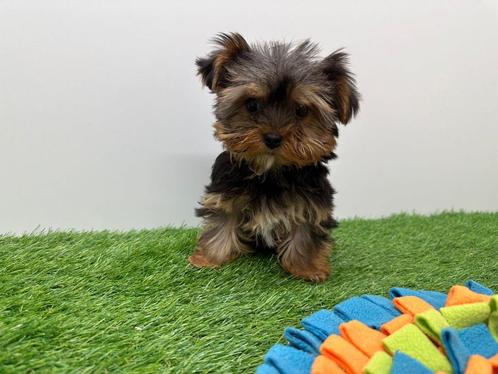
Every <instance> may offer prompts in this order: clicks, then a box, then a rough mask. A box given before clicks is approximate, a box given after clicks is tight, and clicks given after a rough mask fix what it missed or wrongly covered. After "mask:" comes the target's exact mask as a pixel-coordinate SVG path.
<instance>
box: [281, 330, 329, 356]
mask: <svg viewBox="0 0 498 374" xmlns="http://www.w3.org/2000/svg"><path fill="white" fill-rule="evenodd" d="M284 337H285V338H286V339H287V341H288V342H289V344H290V345H291V346H293V347H295V348H297V349H300V350H301V351H304V352H307V353H309V354H312V355H315V356H316V355H319V354H320V346H321V345H322V342H323V340H320V339H318V338H317V337H316V336H315V335H314V334H312V333H311V332H309V331H306V330H301V329H296V328H295V327H287V328H286V329H285V331H284Z"/></svg>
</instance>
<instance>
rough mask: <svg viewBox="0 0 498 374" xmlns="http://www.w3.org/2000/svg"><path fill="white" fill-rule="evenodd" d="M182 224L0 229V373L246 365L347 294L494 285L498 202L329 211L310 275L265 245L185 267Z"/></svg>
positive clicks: (186, 234)
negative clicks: (327, 269)
mask: <svg viewBox="0 0 498 374" xmlns="http://www.w3.org/2000/svg"><path fill="white" fill-rule="evenodd" d="M196 234H197V230H196V229H171V228H166V229H157V230H145V231H132V232H126V233H115V232H88V233H75V232H68V233H64V232H54V233H48V234H45V235H26V236H21V237H9V236H3V237H0V372H2V373H3V372H7V373H8V372H16V373H17V372H27V371H41V372H78V373H79V372H92V373H93V372H114V371H118V372H125V371H126V372H128V371H132V372H167V373H169V372H171V373H207V372H216V373H245V372H252V371H253V370H254V368H255V367H256V366H257V365H258V364H259V363H260V362H261V360H262V357H263V355H264V354H265V352H266V351H267V350H268V349H269V348H270V346H271V345H272V344H274V343H276V342H278V341H283V339H282V332H283V329H284V327H286V326H296V325H298V324H299V321H300V319H302V318H303V317H305V316H307V315H309V314H311V313H312V312H314V311H316V310H318V309H321V308H327V307H332V306H333V305H335V304H337V303H338V302H340V301H342V300H344V299H346V298H349V297H352V296H354V295H358V294H362V293H373V294H381V295H386V294H387V291H388V289H389V288H390V287H392V286H402V287H416V288H425V289H434V290H448V289H449V287H450V286H451V285H453V284H456V283H463V282H464V281H465V280H467V279H470V278H472V279H474V280H477V281H479V282H482V283H483V284H485V285H487V286H488V287H491V288H493V289H495V290H497V289H498V213H467V214H466V213H443V214H439V215H434V216H429V217H422V216H416V215H396V216H392V217H389V218H385V219H378V220H363V219H354V220H347V221H343V222H341V225H340V227H339V229H337V230H335V231H334V233H333V236H334V238H335V240H336V246H335V250H334V252H333V255H332V258H331V262H332V266H333V274H332V277H331V278H330V280H329V281H327V282H326V283H324V284H319V285H313V284H310V283H306V282H303V281H299V280H295V279H292V278H290V277H289V276H287V275H286V274H285V273H283V271H281V270H280V268H279V266H278V265H277V263H276V261H275V258H274V257H273V256H262V255H259V256H252V257H246V258H242V259H239V260H237V261H235V262H234V263H232V264H229V265H227V266H225V267H223V268H221V269H219V270H215V271H213V270H197V269H193V268H191V267H190V266H188V265H187V262H186V256H187V255H188V254H189V253H190V252H191V251H192V249H193V247H194V245H195V238H196Z"/></svg>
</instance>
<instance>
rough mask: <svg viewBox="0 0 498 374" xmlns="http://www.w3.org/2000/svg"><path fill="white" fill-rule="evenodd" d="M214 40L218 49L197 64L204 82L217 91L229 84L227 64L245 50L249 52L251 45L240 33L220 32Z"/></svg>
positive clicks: (198, 60) (199, 59) (198, 72)
mask: <svg viewBox="0 0 498 374" xmlns="http://www.w3.org/2000/svg"><path fill="white" fill-rule="evenodd" d="M213 42H214V44H215V45H216V46H217V49H215V50H214V51H213V52H211V53H210V54H209V55H208V56H207V57H205V58H198V59H197V60H196V61H195V64H196V65H197V74H198V75H200V76H201V79H202V83H203V84H204V85H206V86H207V87H208V88H209V89H210V90H211V91H213V92H216V91H218V90H219V89H220V88H223V87H226V86H227V83H228V78H229V77H228V71H227V69H226V67H227V65H228V64H229V63H230V62H232V61H234V60H235V59H237V57H240V56H241V55H242V54H243V53H244V52H248V51H249V49H250V47H249V44H247V42H246V40H245V39H244V38H243V37H242V35H240V34H238V33H230V34H225V33H220V34H218V35H217V36H216V37H215V38H214V39H213Z"/></svg>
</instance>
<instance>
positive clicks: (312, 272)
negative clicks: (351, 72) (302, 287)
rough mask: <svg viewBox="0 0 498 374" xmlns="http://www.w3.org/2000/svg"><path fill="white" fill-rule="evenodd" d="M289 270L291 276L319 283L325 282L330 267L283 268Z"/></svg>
mask: <svg viewBox="0 0 498 374" xmlns="http://www.w3.org/2000/svg"><path fill="white" fill-rule="evenodd" d="M284 270H286V271H287V272H289V273H290V274H291V275H292V276H293V277H295V278H299V279H303V280H305V281H309V282H314V283H320V282H325V281H326V280H327V279H328V278H329V276H330V269H328V268H308V269H301V268H292V269H285V268H284Z"/></svg>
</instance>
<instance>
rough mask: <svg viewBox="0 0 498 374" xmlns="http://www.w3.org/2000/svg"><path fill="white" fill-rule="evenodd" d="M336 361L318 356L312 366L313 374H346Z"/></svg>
mask: <svg viewBox="0 0 498 374" xmlns="http://www.w3.org/2000/svg"><path fill="white" fill-rule="evenodd" d="M345 373H346V372H345V371H344V370H342V369H341V368H340V366H339V365H337V364H336V363H335V362H334V361H332V360H331V359H330V358H328V357H325V356H323V355H320V356H318V357H317V358H315V361H313V365H312V366H311V374H345Z"/></svg>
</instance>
